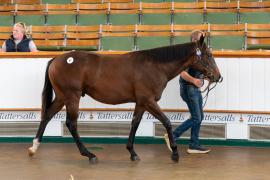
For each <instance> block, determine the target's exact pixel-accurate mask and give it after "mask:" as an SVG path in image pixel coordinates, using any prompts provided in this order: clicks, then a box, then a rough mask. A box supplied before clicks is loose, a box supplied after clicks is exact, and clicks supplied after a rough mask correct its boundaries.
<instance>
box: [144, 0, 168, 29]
mask: <svg viewBox="0 0 270 180" xmlns="http://www.w3.org/2000/svg"><path fill="white" fill-rule="evenodd" d="M171 6H172V3H170V2H163V3H140V17H141V18H140V24H148V25H150V24H160V25H161V24H163V25H165V24H171V22H172V20H171V13H172V11H171Z"/></svg>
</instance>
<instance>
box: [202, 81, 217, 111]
mask: <svg viewBox="0 0 270 180" xmlns="http://www.w3.org/2000/svg"><path fill="white" fill-rule="evenodd" d="M216 85H217V82H215V85H214V86H213V87H211V88H210V85H209V86H208V87H207V92H206V94H205V96H204V97H203V101H204V102H203V108H204V107H205V105H206V102H207V100H208V95H209V92H210V91H211V90H212V89H214V88H215V87H216Z"/></svg>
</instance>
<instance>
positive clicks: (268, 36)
mask: <svg viewBox="0 0 270 180" xmlns="http://www.w3.org/2000/svg"><path fill="white" fill-rule="evenodd" d="M245 42H246V43H245V49H270V24H246V41H245Z"/></svg>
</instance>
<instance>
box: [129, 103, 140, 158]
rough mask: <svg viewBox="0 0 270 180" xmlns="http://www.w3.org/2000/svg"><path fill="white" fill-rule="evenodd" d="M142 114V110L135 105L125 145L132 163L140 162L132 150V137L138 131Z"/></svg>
mask: <svg viewBox="0 0 270 180" xmlns="http://www.w3.org/2000/svg"><path fill="white" fill-rule="evenodd" d="M143 113H144V109H143V108H142V107H140V106H138V105H137V104H136V107H135V111H134V114H133V118H132V123H131V130H130V133H129V138H128V143H127V149H128V151H129V152H130V159H131V160H132V161H137V160H140V158H139V156H138V155H137V154H136V152H135V150H134V148H133V143H134V137H135V134H136V131H137V129H138V126H139V124H140V122H141V119H142V116H143Z"/></svg>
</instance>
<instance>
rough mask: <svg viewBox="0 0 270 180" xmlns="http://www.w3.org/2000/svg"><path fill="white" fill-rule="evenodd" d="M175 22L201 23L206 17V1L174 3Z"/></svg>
mask: <svg viewBox="0 0 270 180" xmlns="http://www.w3.org/2000/svg"><path fill="white" fill-rule="evenodd" d="M172 11H173V23H174V24H201V23H203V22H204V21H205V18H204V12H205V10H204V3H203V2H191V3H172Z"/></svg>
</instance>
